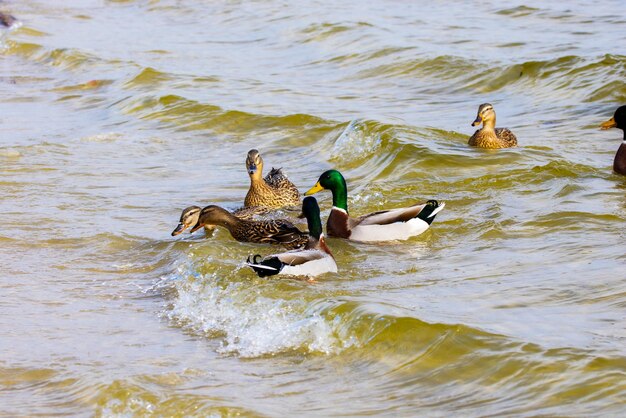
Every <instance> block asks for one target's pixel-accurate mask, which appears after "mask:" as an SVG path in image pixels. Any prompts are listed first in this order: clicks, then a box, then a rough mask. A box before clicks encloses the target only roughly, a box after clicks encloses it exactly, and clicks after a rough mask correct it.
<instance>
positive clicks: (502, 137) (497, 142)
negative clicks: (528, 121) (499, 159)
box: [467, 103, 517, 148]
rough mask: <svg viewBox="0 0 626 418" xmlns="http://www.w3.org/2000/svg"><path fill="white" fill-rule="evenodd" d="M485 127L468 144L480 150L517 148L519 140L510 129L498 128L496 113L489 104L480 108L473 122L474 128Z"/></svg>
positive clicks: (475, 133)
mask: <svg viewBox="0 0 626 418" xmlns="http://www.w3.org/2000/svg"><path fill="white" fill-rule="evenodd" d="M481 123H483V127H482V128H481V129H479V130H477V131H476V132H474V135H472V137H471V138H470V139H469V141H468V142H467V143H468V144H470V145H471V146H473V147H480V148H510V147H516V146H517V138H516V137H515V135H513V132H511V131H510V130H509V129H508V128H496V111H495V110H493V106H492V105H491V104H489V103H483V104H481V105H480V106H479V107H478V115H476V119H475V120H474V122H472V126H476V125H480V124H481Z"/></svg>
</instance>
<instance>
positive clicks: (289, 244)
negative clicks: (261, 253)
mask: <svg viewBox="0 0 626 418" xmlns="http://www.w3.org/2000/svg"><path fill="white" fill-rule="evenodd" d="M204 225H217V226H222V227H224V228H226V229H228V231H229V232H230V234H231V235H232V237H233V238H235V239H236V240H237V241H240V242H255V243H260V244H276V245H282V246H283V247H285V248H287V249H296V248H302V247H304V246H305V245H306V244H307V242H308V239H309V236H308V234H307V233H305V232H301V231H300V230H299V229H298V228H296V227H295V226H294V225H293V224H292V223H291V222H289V221H287V220H285V219H274V220H265V221H253V220H248V219H241V218H238V217H237V216H234V215H233V214H232V213H230V212H228V211H227V210H226V209H224V208H221V207H219V206H215V205H211V206H207V207H205V208H204V209H202V211H201V212H200V215H199V218H198V222H197V223H196V225H195V226H194V227H193V228H192V229H191V232H194V231H196V230H198V229H200V228H202V227H203V226H204Z"/></svg>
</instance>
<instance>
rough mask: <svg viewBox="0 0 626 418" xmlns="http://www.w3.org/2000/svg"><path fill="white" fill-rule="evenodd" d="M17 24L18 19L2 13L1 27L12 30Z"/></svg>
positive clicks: (0, 13)
mask: <svg viewBox="0 0 626 418" xmlns="http://www.w3.org/2000/svg"><path fill="white" fill-rule="evenodd" d="M16 22H17V19H16V18H15V17H13V16H11V15H10V14H8V13H4V12H0V26H6V27H7V28H10V27H11V26H13V25H14V24H15V23H16Z"/></svg>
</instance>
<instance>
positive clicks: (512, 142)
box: [496, 128, 517, 147]
mask: <svg viewBox="0 0 626 418" xmlns="http://www.w3.org/2000/svg"><path fill="white" fill-rule="evenodd" d="M496 136H497V137H498V138H500V139H501V140H502V141H504V142H506V143H507V144H508V145H509V146H510V147H515V146H517V137H516V136H515V134H513V132H511V131H510V130H509V128H496Z"/></svg>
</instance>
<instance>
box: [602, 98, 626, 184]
mask: <svg viewBox="0 0 626 418" xmlns="http://www.w3.org/2000/svg"><path fill="white" fill-rule="evenodd" d="M610 128H618V129H621V130H622V131H624V139H623V141H622V144H621V145H620V146H619V148H618V149H617V154H615V160H613V171H615V172H616V173H617V174H624V175H626V106H620V107H618V108H617V110H616V111H615V114H614V115H613V117H612V118H611V119H609V120H607V121H606V122H604V123H603V124H602V125H600V129H602V130H604V129H610Z"/></svg>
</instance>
